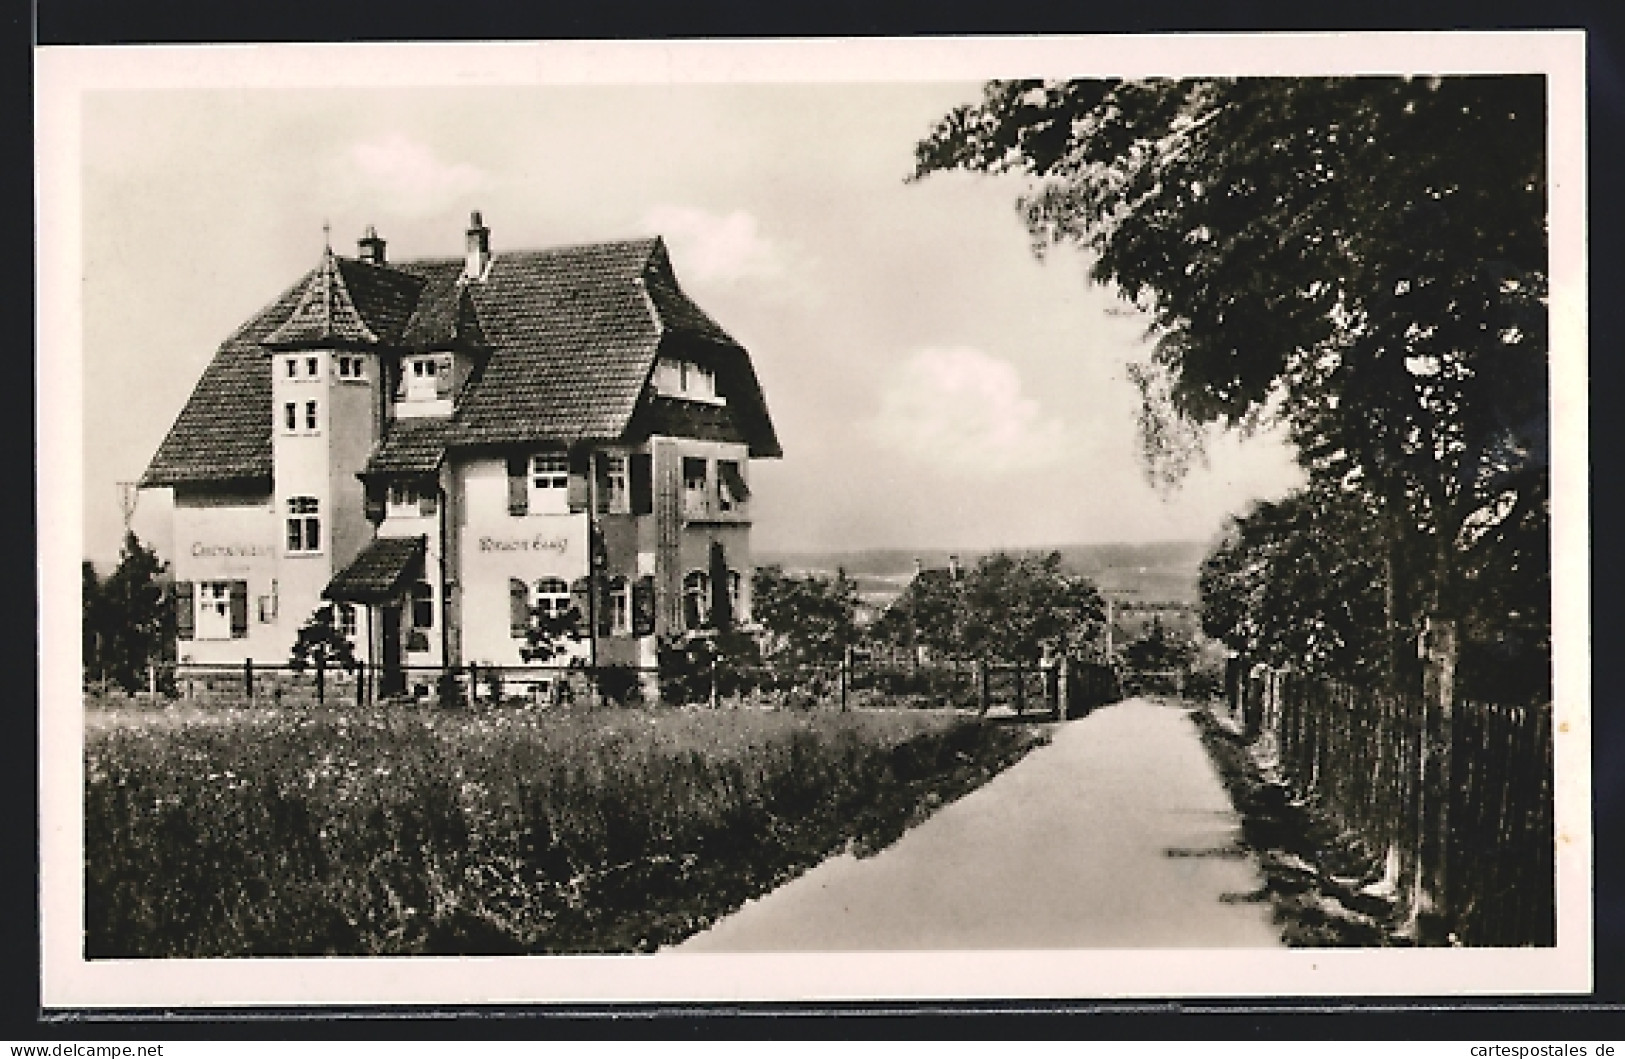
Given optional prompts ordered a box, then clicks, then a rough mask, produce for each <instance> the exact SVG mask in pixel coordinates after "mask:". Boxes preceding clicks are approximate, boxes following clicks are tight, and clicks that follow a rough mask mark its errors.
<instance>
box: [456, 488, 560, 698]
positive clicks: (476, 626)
mask: <svg viewBox="0 0 1625 1059" xmlns="http://www.w3.org/2000/svg"><path fill="white" fill-rule="evenodd" d="M458 475H459V477H460V479H461V483H462V490H463V497H464V504H463V505H462V514H463V518H464V523H463V525H462V526H460V527H459V533H460V541H459V544H458V546H459V552H460V555H459V559H460V562H459V564H458V566H459V570H460V577H461V590H462V604H463V605H462V622H463V626H462V656H463V658H464V659H466V660H468V661H472V662H475V663H479V664H482V665H502V666H519V665H525V664H527V663H526V662H525V660H524V659H523V658H522V657H521V656H520V654H519V649H520V648H521V647H522V646H523V645H524V641H523V640H518V639H515V638H514V637H513V636H512V634H511V632H510V627H509V621H508V617H509V615H508V580H509V579H510V578H518V579H519V580H521V581H524V582H525V583H526V584H528V585H531V586H534V585H535V583H536V582H537V581H539V580H541V579H542V578H544V577H557V578H561V579H563V580H564V581H565V582H566V583H567V584H568V583H572V582H574V581H575V580H576V579H577V578H579V577H585V576H586V574H587V563H588V554H587V516H586V514H585V513H581V514H563V515H543V514H527V515H510V514H508V472H507V466H506V464H505V463H504V462H503V461H502V460H500V459H482V460H474V461H471V462H469V463H466V464H463V465H461V466H460V467H459V468H458ZM586 651H587V647H586V644H585V643H583V644H582V645H581V647H580V651H579V653H581V654H583V655H585V653H586Z"/></svg>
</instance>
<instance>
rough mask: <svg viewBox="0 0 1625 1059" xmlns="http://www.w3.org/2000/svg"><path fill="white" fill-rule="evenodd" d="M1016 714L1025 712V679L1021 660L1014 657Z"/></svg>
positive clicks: (1020, 714)
mask: <svg viewBox="0 0 1625 1059" xmlns="http://www.w3.org/2000/svg"><path fill="white" fill-rule="evenodd" d="M1015 676H1016V716H1017V717H1020V716H1022V715H1023V714H1025V713H1026V712H1027V679H1026V675H1025V674H1024V673H1023V672H1022V670H1021V660H1020V659H1019V658H1018V659H1016V669H1015Z"/></svg>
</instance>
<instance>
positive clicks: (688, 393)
mask: <svg viewBox="0 0 1625 1059" xmlns="http://www.w3.org/2000/svg"><path fill="white" fill-rule="evenodd" d="M654 384H655V392H656V393H658V394H661V395H662V396H665V397H682V398H686V399H688V400H690V401H705V402H707V403H712V404H721V403H722V399H721V398H720V397H719V396H718V395H717V376H716V372H715V371H714V370H712V369H711V368H709V367H707V366H706V365H704V364H696V363H694V362H693V361H691V360H678V359H675V358H672V357H662V358H660V360H659V361H657V362H656V363H655V374H654Z"/></svg>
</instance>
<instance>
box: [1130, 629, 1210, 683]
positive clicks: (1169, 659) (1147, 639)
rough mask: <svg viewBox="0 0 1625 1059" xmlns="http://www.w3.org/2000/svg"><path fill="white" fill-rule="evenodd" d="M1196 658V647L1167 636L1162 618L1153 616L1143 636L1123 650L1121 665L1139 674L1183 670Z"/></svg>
mask: <svg viewBox="0 0 1625 1059" xmlns="http://www.w3.org/2000/svg"><path fill="white" fill-rule="evenodd" d="M1195 656H1196V645H1195V644H1193V643H1191V642H1190V641H1189V640H1185V639H1180V638H1177V637H1174V636H1171V635H1169V633H1168V630H1167V629H1166V628H1165V627H1164V626H1163V624H1162V618H1161V617H1159V616H1156V615H1153V616H1152V618H1151V628H1149V629H1147V630H1146V632H1145V635H1144V636H1142V637H1140V638H1139V639H1138V640H1135V641H1134V642H1133V643H1130V644H1128V645H1127V646H1125V647H1124V648H1123V664H1124V665H1126V666H1128V667H1129V668H1130V669H1137V670H1140V671H1141V672H1154V671H1159V670H1169V669H1184V668H1186V667H1188V666H1189V665H1190V664H1191V660H1192V659H1193V658H1194V657H1195Z"/></svg>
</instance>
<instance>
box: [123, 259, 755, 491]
mask: <svg viewBox="0 0 1625 1059" xmlns="http://www.w3.org/2000/svg"><path fill="white" fill-rule="evenodd" d="M463 268H464V259H463V258H460V257H459V258H443V259H435V260H425V261H406V262H399V263H391V264H389V265H371V264H363V263H360V262H356V261H349V260H346V259H343V258H339V257H337V256H336V255H334V254H333V253H332V252H331V251H330V250H329V251H326V252H325V253H324V254H323V257H322V260H321V262H320V263H318V265H317V267H316V268H315V269H313V270H312V271H311V272H310V273H309V274H307V275H306V276H305V277H304V278H303V279H301V280H300V281H299V282H298V283H297V284H295V285H294V287H293V288H291V289H290V290H289V291H287V292H286V293H284V294H283V295H282V297H280V298H278V299H277V301H276V302H274V303H272V304H271V305H270V306H268V307H267V308H266V309H265V310H263V311H261V312H260V313H259V314H258V315H257V316H256V317H255V318H254V319H253V320H251V321H249V323H247V324H245V325H244V326H243V328H242V329H241V330H239V332H238V333H237V334H236V335H234V336H232V338H231V339H229V340H228V341H227V342H226V343H225V344H223V345H222V346H221V347H220V349H219V351H218V352H217V353H216V354H215V358H214V361H213V362H212V363H211V364H210V365H209V368H208V369H207V370H206V371H205V372H204V374H203V378H202V379H200V380H199V382H198V385H197V387H196V389H194V391H193V393H192V397H191V399H190V400H189V401H188V402H187V404H186V406H185V408H183V409H182V411H181V414H180V416H179V417H178V418H177V419H176V421H175V425H174V427H173V428H172V429H171V430H170V433H169V436H168V437H167V438H165V440H164V442H163V444H162V445H161V446H160V447H159V449H158V452H157V454H156V455H155V456H154V457H153V460H152V463H151V464H150V465H149V466H148V468H147V473H146V475H145V476H144V477H143V479H142V483H143V484H144V485H172V484H175V483H178V482H187V481H212V480H220V479H226V478H237V477H264V476H268V475H269V474H270V473H271V427H272V420H271V409H270V403H271V383H270V363H269V354H268V353H267V351H266V346H264V345H262V343H268V344H269V345H270V346H273V347H280V346H284V345H288V346H305V347H310V348H325V347H326V346H327V345H328V344H329V343H331V344H333V345H342V346H350V347H352V348H353V347H363V348H369V349H377V350H401V351H405V350H413V349H430V348H437V349H444V348H448V347H449V348H471V349H478V350H481V351H483V353H484V355H483V356H482V362H481V366H480V368H479V370H477V371H476V373H475V374H474V376H473V377H472V379H471V380H470V381H469V383H468V385H467V387H466V388H465V390H464V392H463V394H462V397H461V399H460V401H459V404H458V410H457V413H456V416H455V417H454V418H453V419H452V420H451V421H450V422H451V426H450V427H449V428H448V429H447V431H446V434H445V437H444V439H443V440H444V443H445V445H446V446H447V447H450V448H455V447H458V446H474V445H520V444H528V443H536V442H544V443H550V444H571V443H574V442H577V441H582V440H596V441H611V440H616V439H619V438H621V437H623V436H625V435H626V433H627V431H628V429H629V428H630V427H632V426H633V416H634V413H635V412H636V411H637V410H638V409H639V407H640V399H641V398H643V395H644V393H645V390H646V387H647V384H648V381H649V376H650V373H651V371H652V370H653V367H654V362H655V359H656V357H657V356H658V355H659V354H660V352H662V351H663V350H668V349H674V348H676V349H681V350H682V351H683V353H684V355H693V356H696V357H698V358H700V359H703V360H706V361H708V362H709V363H711V364H712V366H713V367H714V368H715V369H716V372H717V379H718V385H719V389H720V390H721V391H722V392H723V394H724V395H725V396H726V397H727V399H728V411H729V414H730V417H731V418H732V419H733V420H734V425H735V427H736V428H737V430H738V432H739V434H740V435H741V436H742V437H743V438H744V439H746V440H747V441H748V443H749V445H750V448H751V453H752V454H753V455H756V456H778V455H780V454H781V450H780V448H779V442H778V437H777V435H776V434H775V432H774V430H773V424H772V421H771V419H769V417H768V414H767V405H766V402H765V400H764V399H763V397H762V393H761V387H760V384H759V383H758V381H757V379H756V374H755V372H754V370H753V369H752V368H751V365H750V357H749V355H748V354H747V353H746V352H745V350H744V349H743V348H741V347H740V346H739V344H738V343H737V342H735V341H734V340H733V339H732V338H730V337H729V336H728V334H727V332H725V331H724V330H723V329H722V328H721V327H719V326H718V325H717V324H716V322H715V321H713V320H712V319H711V318H710V317H709V316H707V315H706V314H705V312H704V311H703V310H701V309H700V307H699V306H697V305H695V304H694V303H693V301H691V300H690V299H689V298H688V296H687V295H686V294H684V293H683V291H682V288H681V287H680V286H679V285H678V283H677V278H676V276H675V275H674V274H673V272H672V269H671V262H670V260H669V258H668V256H667V254H666V250H665V246H664V244H663V243H662V242H661V240H660V239H658V238H653V239H637V240H630V241H625V242H613V243H593V244H587V245H582V246H567V247H557V248H553V249H547V250H535V251H520V252H513V253H505V254H497V255H495V257H494V259H493V261H492V263H491V267H490V269H489V271H488V272H487V274H486V276H485V277H484V278H483V279H481V280H478V281H473V282H470V281H466V280H464V279H463V278H462V273H463ZM386 444H387V442H386Z"/></svg>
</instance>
